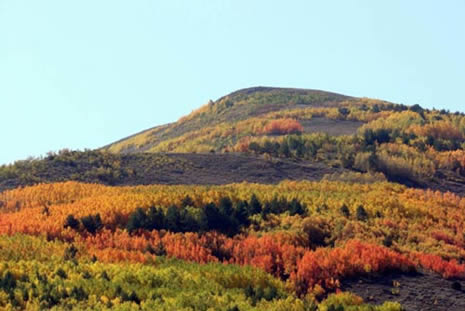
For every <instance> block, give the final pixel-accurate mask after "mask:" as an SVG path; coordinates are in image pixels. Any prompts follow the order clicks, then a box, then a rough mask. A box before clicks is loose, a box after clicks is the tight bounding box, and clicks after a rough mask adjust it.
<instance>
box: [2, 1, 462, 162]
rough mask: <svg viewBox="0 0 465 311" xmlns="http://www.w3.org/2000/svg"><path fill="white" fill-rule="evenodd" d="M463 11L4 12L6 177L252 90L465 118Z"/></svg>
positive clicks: (99, 8)
mask: <svg viewBox="0 0 465 311" xmlns="http://www.w3.org/2000/svg"><path fill="white" fill-rule="evenodd" d="M464 13H465V1H463V0H456V1H452V0H449V1H447V0H444V1H433V0H418V1H414V0H411V1H405V0H389V1H387V0H386V1H372V0H366V1H356V0H350V1H349V0H347V1H346V0H340V1H335V0H326V1H323V0H321V1H311V0H302V1H298V0H286V1H273V0H254V1H251V0H231V1H226V0H224V1H221V0H185V1H180V0H158V1H156V0H151V1H149V0H125V1H122V0H98V1H96V0H79V1H63V0H41V1H37V0H28V1H27V0H0V142H1V147H0V164H3V163H11V162H13V161H15V160H20V159H25V158H27V157H29V156H40V155H44V154H45V153H46V152H48V151H58V150H60V149H63V148H69V149H81V150H82V149H84V148H90V149H93V148H98V147H101V146H104V145H106V144H109V143H111V142H113V141H116V140H118V139H121V138H123V137H126V136H128V135H130V134H133V133H136V132H139V131H141V130H144V129H147V128H150V127H153V126H155V125H160V124H164V123H167V122H173V121H175V120H177V119H178V118H179V117H181V116H183V115H185V114H188V113H190V112H191V111H192V110H194V109H196V108H198V107H199V106H201V105H203V104H205V103H206V102H207V101H208V100H209V99H213V100H215V99H217V98H219V97H221V96H223V95H225V94H227V93H230V92H232V91H235V90H237V89H240V88H245V87H251V86H276V87H296V88H311V89H321V90H326V91H332V92H337V93H342V94H346V95H352V96H363V97H372V98H379V99H384V100H388V101H392V102H395V103H403V104H406V105H414V104H420V105H421V106H423V107H426V108H433V107H435V108H440V109H443V108H444V109H449V110H451V111H456V110H460V111H465V100H464V99H463V95H462V92H463V89H464V87H465V57H464V55H465V18H464Z"/></svg>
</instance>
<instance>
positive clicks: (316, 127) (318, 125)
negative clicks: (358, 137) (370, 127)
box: [300, 118, 364, 136]
mask: <svg viewBox="0 0 465 311" xmlns="http://www.w3.org/2000/svg"><path fill="white" fill-rule="evenodd" d="M300 123H301V124H302V126H303V127H304V132H305V133H326V134H328V135H332V136H341V135H353V134H355V133H356V132H357V130H358V128H359V127H361V126H362V125H363V124H364V123H363V122H360V121H350V120H331V119H327V118H312V119H311V120H306V121H300Z"/></svg>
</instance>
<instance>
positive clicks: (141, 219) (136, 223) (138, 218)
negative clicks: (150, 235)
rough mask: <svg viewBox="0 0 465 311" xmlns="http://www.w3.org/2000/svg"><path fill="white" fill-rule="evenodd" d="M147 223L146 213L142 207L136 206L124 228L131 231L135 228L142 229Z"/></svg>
mask: <svg viewBox="0 0 465 311" xmlns="http://www.w3.org/2000/svg"><path fill="white" fill-rule="evenodd" d="M146 223H147V215H146V214H145V212H144V210H143V209H142V208H137V209H136V210H135V211H134V212H133V213H132V214H131V215H130V216H129V220H128V223H127V225H126V229H127V230H128V231H129V232H130V233H132V232H134V231H136V230H139V229H143V228H144V227H145V226H146Z"/></svg>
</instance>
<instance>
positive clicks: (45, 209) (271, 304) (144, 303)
mask: <svg viewBox="0 0 465 311" xmlns="http://www.w3.org/2000/svg"><path fill="white" fill-rule="evenodd" d="M386 194H389V197H386ZM0 201H1V202H2V208H1V217H0V234H1V239H0V245H2V247H1V248H0V256H1V259H2V261H4V263H3V264H2V266H0V268H1V269H2V270H1V273H2V275H3V281H2V282H3V283H1V284H2V285H1V286H2V290H3V292H4V293H5V295H4V296H0V305H2V306H8V305H11V306H17V307H21V308H23V307H26V306H28V307H31V306H33V305H37V306H41V307H43V308H52V307H56V308H63V307H65V306H66V305H67V304H72V305H75V306H82V307H84V306H86V307H90V308H110V307H111V308H115V309H117V308H121V309H123V308H130V309H134V310H136V309H143V310H149V309H150V308H153V307H159V308H165V309H166V308H169V307H171V308H174V307H176V308H179V309H181V310H189V308H192V309H193V310H202V309H204V308H207V307H213V308H215V309H216V310H249V309H253V308H258V309H259V310H261V309H263V310H317V309H318V310H326V309H324V306H325V304H334V305H335V306H336V307H337V306H338V305H344V306H346V307H347V306H349V305H355V306H359V305H361V304H362V301H363V300H362V299H360V298H358V297H357V296H353V295H352V296H351V294H348V293H345V294H342V293H339V292H340V291H339V288H340V287H341V284H342V283H343V282H344V280H345V279H347V278H353V277H357V276H366V275H373V274H383V273H388V272H402V273H412V272H413V271H430V272H431V273H435V274H437V275H439V276H442V277H444V278H446V279H457V278H458V279H463V278H465V265H464V264H463V263H462V262H463V261H464V259H465V235H464V232H465V231H464V223H465V222H464V219H463V218H464V215H465V214H464V213H463V209H464V208H465V200H464V199H463V198H461V197H458V196H455V195H452V194H442V193H439V192H432V191H423V190H412V189H408V188H406V187H404V186H399V185H395V184H390V183H386V182H384V183H375V184H372V185H357V184H354V185H349V184H345V183H337V182H313V183H312V182H284V183H280V184H279V185H274V186H273V185H260V184H232V185H227V186H214V187H211V186H138V187H124V188H120V187H108V186H100V185H92V184H81V183H76V182H67V183H57V184H50V185H39V186H34V187H29V188H24V189H17V190H11V191H7V192H4V193H2V194H1V196H0ZM433 223H434V226H432V224H433ZM52 254H54V256H51V255H52ZM50 257H51V258H52V261H49V258H50ZM19 258H21V259H22V260H23V261H20V262H18V261H17V259H19ZM172 259H178V260H183V261H173V260H172ZM195 263H200V264H206V263H210V264H209V265H206V266H197V265H196V264H195ZM216 263H225V264H228V265H227V266H221V265H216ZM241 266H244V268H241ZM250 267H253V268H250ZM255 269H259V270H255ZM260 271H263V272H260ZM265 272H266V273H265ZM202 280H204V281H202ZM34 284H39V285H34ZM144 284H145V285H144ZM450 284H452V283H450ZM457 284H458V283H457ZM449 286H452V285H449ZM185 287H186V288H185ZM189 288H192V291H190V290H189ZM394 289H395V288H394ZM202 292H203V293H204V294H205V295H206V296H205V297H208V299H200V297H201V296H202V294H201V293H202ZM334 293H339V294H336V295H335V296H331V294H334ZM199 295H200V296H199ZM328 295H329V296H328ZM344 295H345V296H344ZM170 297H172V298H170ZM233 297H234V298H233ZM326 298H327V299H328V300H325V299H326ZM392 298H393V299H395V295H393V296H392ZM325 301H326V302H325ZM222 303H224V305H221V304H222ZM318 304H319V306H318ZM202 306H204V307H202ZM234 308H236V309H234ZM366 308H367V309H366V310H400V306H399V305H397V304H395V303H387V304H385V305H384V306H383V307H376V309H373V308H371V309H370V307H368V306H367V307H366Z"/></svg>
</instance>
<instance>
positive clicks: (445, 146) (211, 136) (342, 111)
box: [105, 88, 465, 190]
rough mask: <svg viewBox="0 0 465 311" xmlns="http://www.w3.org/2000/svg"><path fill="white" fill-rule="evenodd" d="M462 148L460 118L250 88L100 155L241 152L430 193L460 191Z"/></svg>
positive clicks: (464, 169) (464, 163)
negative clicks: (437, 188)
mask: <svg viewBox="0 0 465 311" xmlns="http://www.w3.org/2000/svg"><path fill="white" fill-rule="evenodd" d="M464 148H465V116H464V114H462V113H449V112H447V111H444V110H441V111H439V110H427V109H423V108H421V107H420V106H418V105H414V106H410V107H409V106H405V105H397V104H392V103H388V102H384V101H380V100H372V99H366V98H352V97H346V96H342V95H336V94H331V93H325V92H321V91H310V90H309V91H306V90H293V89H272V88H252V89H246V90H242V91H238V92H235V93H232V94H230V95H228V96H225V97H223V98H221V99H219V100H218V101H216V102H210V103H209V104H207V105H206V106H204V107H202V108H200V109H199V110H197V111H194V112H193V113H191V114H190V115H188V116H186V117H184V118H181V119H180V120H179V121H178V122H175V123H172V124H168V125H166V126H162V127H158V128H155V129H152V130H149V131H146V132H143V133H142V134H139V135H135V136H133V137H131V138H129V139H126V140H122V141H120V142H118V143H115V144H112V145H110V146H108V147H106V148H105V150H109V151H110V152H114V153H119V152H123V153H128V152H129V153H133V152H142V151H143V152H178V153H192V152H195V153H208V152H210V153H218V152H219V153H224V152H241V153H249V154H255V155H264V156H267V157H275V158H276V157H277V158H286V159H291V160H304V161H310V162H314V163H315V162H318V163H325V164H326V165H328V166H332V167H343V168H346V169H349V170H354V171H358V172H381V173H383V174H385V175H386V177H387V178H388V179H389V180H391V181H395V182H401V183H404V184H408V185H411V186H422V187H428V183H430V182H435V183H436V184H438V185H440V184H441V180H448V181H451V182H458V183H459V184H460V183H463V181H464V178H463V177H464V176H465V151H464ZM449 186H451V187H454V185H452V184H449ZM446 188H447V186H446V187H444V188H443V190H445V189H446Z"/></svg>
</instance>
